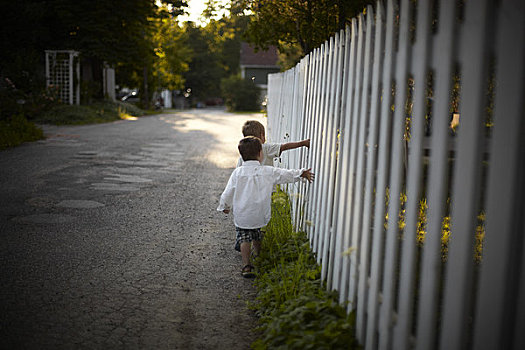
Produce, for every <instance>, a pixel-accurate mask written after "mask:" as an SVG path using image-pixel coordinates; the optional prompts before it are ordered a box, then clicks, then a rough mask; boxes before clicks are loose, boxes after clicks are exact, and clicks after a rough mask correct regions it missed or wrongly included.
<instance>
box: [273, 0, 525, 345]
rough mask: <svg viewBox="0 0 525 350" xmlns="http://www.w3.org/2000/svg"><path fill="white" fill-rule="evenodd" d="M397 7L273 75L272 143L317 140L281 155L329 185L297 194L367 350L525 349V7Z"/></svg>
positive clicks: (293, 191) (512, 2) (482, 2)
mask: <svg viewBox="0 0 525 350" xmlns="http://www.w3.org/2000/svg"><path fill="white" fill-rule="evenodd" d="M385 2H386V6H383V3H382V2H378V3H377V6H376V8H375V11H374V9H373V8H372V7H368V8H367V11H366V16H364V15H361V16H359V17H358V18H355V19H354V20H353V21H352V23H351V24H350V25H349V26H348V27H347V28H346V31H341V32H340V33H338V34H337V35H336V36H335V37H333V38H331V39H330V40H328V41H327V42H325V43H324V44H323V45H321V47H319V48H317V49H315V50H313V51H312V52H311V53H310V54H309V55H307V56H306V57H304V58H303V59H302V60H301V62H300V63H299V64H298V65H297V66H296V67H295V68H293V69H291V70H289V71H286V72H283V73H278V74H271V75H270V76H269V91H268V139H269V140H270V141H272V142H285V141H286V140H301V139H305V138H311V147H310V150H309V151H305V150H303V149H298V150H294V151H289V152H285V153H284V154H283V155H282V157H281V163H280V166H283V167H288V168H300V167H312V168H313V170H314V172H315V173H316V174H317V176H316V181H315V182H314V183H313V184H312V185H306V184H303V183H296V184H291V185H289V186H288V187H287V190H288V193H289V194H290V198H291V207H292V219H293V221H294V224H295V227H296V228H297V229H302V230H305V231H306V232H307V234H308V238H309V239H310V242H311V246H312V249H313V251H314V253H315V254H316V255H317V259H318V261H319V262H320V263H321V265H322V277H323V278H324V279H326V280H327V285H328V288H330V289H335V290H337V291H338V292H339V295H340V301H341V302H348V305H349V310H353V311H355V312H356V321H357V327H356V328H357V338H358V340H359V341H360V342H361V343H362V344H363V345H364V346H365V349H400V350H405V349H421V350H434V349H443V350H445V349H446V350H449V349H450V350H460V349H494V350H497V349H513V350H518V349H525V332H524V331H523V330H524V329H525V256H524V255H525V228H524V227H525V221H524V217H525V209H524V208H525V205H524V204H523V203H524V198H525V185H524V180H523V179H524V178H525V166H524V164H525V163H524V161H523V156H524V149H525V141H524V138H523V135H524V134H525V122H524V118H523V110H524V108H525V106H524V102H523V96H524V94H525V87H524V82H525V73H524V66H525V65H524V62H525V37H524V35H525V2H524V1H523V0H499V1H493V0H477V1H463V2H461V5H462V6H458V1H456V0H440V1H435V0H434V1H432V0H420V1H417V2H414V1H410V0H397V1H394V0H385ZM458 11H459V12H458ZM452 77H459V79H460V86H461V89H460V92H459V94H460V99H459V110H458V111H455V112H458V113H459V115H461V121H460V125H459V129H458V131H457V132H456V133H455V134H452V133H451V131H450V130H449V125H450V119H452V115H451V113H452V112H451V95H452V93H453V92H454V91H457V89H456V88H455V87H454V80H453V78H452ZM410 81H412V84H413V85H412V88H410V83H409V82H410ZM429 86H430V87H431V90H432V93H431V95H430V94H429V92H428V88H429ZM489 88H490V89H492V90H490V91H491V92H488V91H489ZM410 89H412V90H410ZM409 91H411V93H410V94H409ZM409 105H411V106H412V108H411V110H410V111H408V109H407V106H409ZM487 106H490V110H491V112H490V113H491V118H492V120H491V121H490V123H489V122H487V120H488V119H486V118H487V115H489V112H487V110H488V107H487ZM430 116H431V118H430ZM427 117H429V118H428V119H427ZM456 119H457V118H456ZM491 124H492V125H491ZM407 125H408V126H409V127H408V129H407ZM489 125H491V126H489ZM407 130H408V131H407ZM407 132H409V134H410V136H407V135H408V134H407ZM401 195H402V196H405V197H404V198H406V199H405V200H404V202H401V200H398V199H399V198H400V197H402V196H401ZM422 198H424V199H425V203H426V204H425V205H427V206H428V210H427V211H426V215H425V217H426V221H425V232H426V233H425V239H424V244H422V245H421V246H417V245H416V239H417V238H418V233H419V230H420V229H421V227H420V226H418V225H419V223H420V217H419V215H420V210H421V209H420V208H421V200H422ZM480 212H481V213H482V216H483V218H484V219H483V220H484V235H485V236H484V244H483V250H482V260H481V263H476V262H475V260H474V258H473V257H474V248H475V247H476V242H475V233H476V232H477V230H478V227H479V220H482V219H479V217H480V216H481V214H480ZM401 213H404V214H403V215H404V225H399V220H400V215H401ZM447 217H448V218H449V220H450V223H451V224H450V239H449V241H448V243H447V244H448V246H447V247H448V251H447V253H446V256H447V258H446V260H445V261H443V258H442V254H443V248H442V232H443V227H444V226H445V221H444V218H447Z"/></svg>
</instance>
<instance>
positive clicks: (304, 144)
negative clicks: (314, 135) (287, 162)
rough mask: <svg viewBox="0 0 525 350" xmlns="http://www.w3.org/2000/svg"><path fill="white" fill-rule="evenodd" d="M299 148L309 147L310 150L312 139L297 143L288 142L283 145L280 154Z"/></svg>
mask: <svg viewBox="0 0 525 350" xmlns="http://www.w3.org/2000/svg"><path fill="white" fill-rule="evenodd" d="M299 147H308V148H310V139H306V140H302V141H297V142H287V143H283V144H281V148H280V149H279V153H283V152H284V151H288V150H290V149H295V148H299Z"/></svg>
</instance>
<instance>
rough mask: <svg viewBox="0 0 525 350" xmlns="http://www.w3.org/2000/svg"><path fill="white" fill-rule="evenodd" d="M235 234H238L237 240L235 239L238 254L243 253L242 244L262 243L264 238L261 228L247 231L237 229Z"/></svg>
mask: <svg viewBox="0 0 525 350" xmlns="http://www.w3.org/2000/svg"><path fill="white" fill-rule="evenodd" d="M235 232H237V238H236V239H235V250H236V251H238V252H240V251H241V243H244V242H251V241H260V240H262V238H263V234H262V232H261V229H260V228H253V229H247V228H240V227H235Z"/></svg>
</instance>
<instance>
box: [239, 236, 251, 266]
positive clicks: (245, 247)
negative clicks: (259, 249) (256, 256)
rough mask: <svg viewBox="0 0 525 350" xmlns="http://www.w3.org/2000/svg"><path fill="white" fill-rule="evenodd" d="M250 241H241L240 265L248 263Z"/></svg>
mask: <svg viewBox="0 0 525 350" xmlns="http://www.w3.org/2000/svg"><path fill="white" fill-rule="evenodd" d="M250 246H251V244H250V242H242V243H241V257H242V266H246V265H250V250H251V249H250V248H251V247H250Z"/></svg>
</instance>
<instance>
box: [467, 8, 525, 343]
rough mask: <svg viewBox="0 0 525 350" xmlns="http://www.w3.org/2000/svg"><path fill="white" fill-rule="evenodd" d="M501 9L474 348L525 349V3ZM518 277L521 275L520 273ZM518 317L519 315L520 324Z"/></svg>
mask: <svg viewBox="0 0 525 350" xmlns="http://www.w3.org/2000/svg"><path fill="white" fill-rule="evenodd" d="M499 11H500V16H499V21H498V27H499V28H498V36H497V42H498V46H497V51H496V54H497V57H498V60H497V67H496V72H497V81H498V91H497V93H496V100H495V109H494V131H493V134H492V140H491V141H492V142H491V151H490V155H491V157H490V163H491V164H490V170H489V176H488V186H487V187H488V193H487V201H486V203H487V205H486V208H487V210H486V217H487V221H486V238H485V239H486V241H485V249H484V251H483V264H482V266H481V271H480V283H479V291H480V292H479V295H478V300H477V308H476V310H477V311H476V322H475V324H474V346H473V348H474V349H516V350H517V349H523V348H525V335H524V333H523V329H525V317H524V316H525V298H524V297H523V295H524V293H525V285H524V284H525V259H524V258H523V254H524V253H525V247H524V244H525V240H524V239H523V218H524V217H525V215H523V208H524V206H523V204H521V205H518V206H517V207H516V205H515V204H516V203H519V202H521V201H522V200H523V199H522V198H523V197H520V193H521V194H523V191H524V190H523V175H524V174H523V163H521V162H522V160H520V155H519V148H518V147H516V145H519V144H520V142H521V144H522V146H521V149H522V150H523V140H520V138H521V137H522V135H523V133H524V123H523V117H522V115H523V100H522V97H521V96H523V94H524V90H525V87H524V80H523V77H524V74H525V72H524V66H523V62H524V61H525V50H524V47H523V45H522V46H521V47H520V48H517V47H516V45H515V43H516V42H524V40H525V38H524V34H525V22H524V21H523V20H521V21H520V18H521V19H523V16H524V12H525V4H524V3H523V2H520V1H503V2H502V4H501V5H500V9H499ZM522 152H523V151H522ZM522 155H523V154H522ZM520 163H521V164H520ZM520 167H521V174H520ZM520 175H521V176H520ZM520 182H521V191H520V190H518V191H516V189H517V188H520ZM520 207H521V208H520ZM520 227H521V228H520ZM520 236H521V238H520ZM520 240H521V241H522V243H521V244H520V243H519V242H520ZM508 252H512V253H511V254H508ZM520 256H521V264H520V262H519V260H520ZM502 257H505V258H504V259H502ZM513 269H516V270H517V271H519V270H520V269H521V278H519V279H514V280H513V278H512V277H511V276H512V274H511V271H512V270H513ZM516 276H520V275H519V273H517V274H516ZM513 304H514V305H516V307H511V305H513ZM513 320H516V321H515V326H514V325H513ZM513 332H514V337H513V335H512V333H513Z"/></svg>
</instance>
